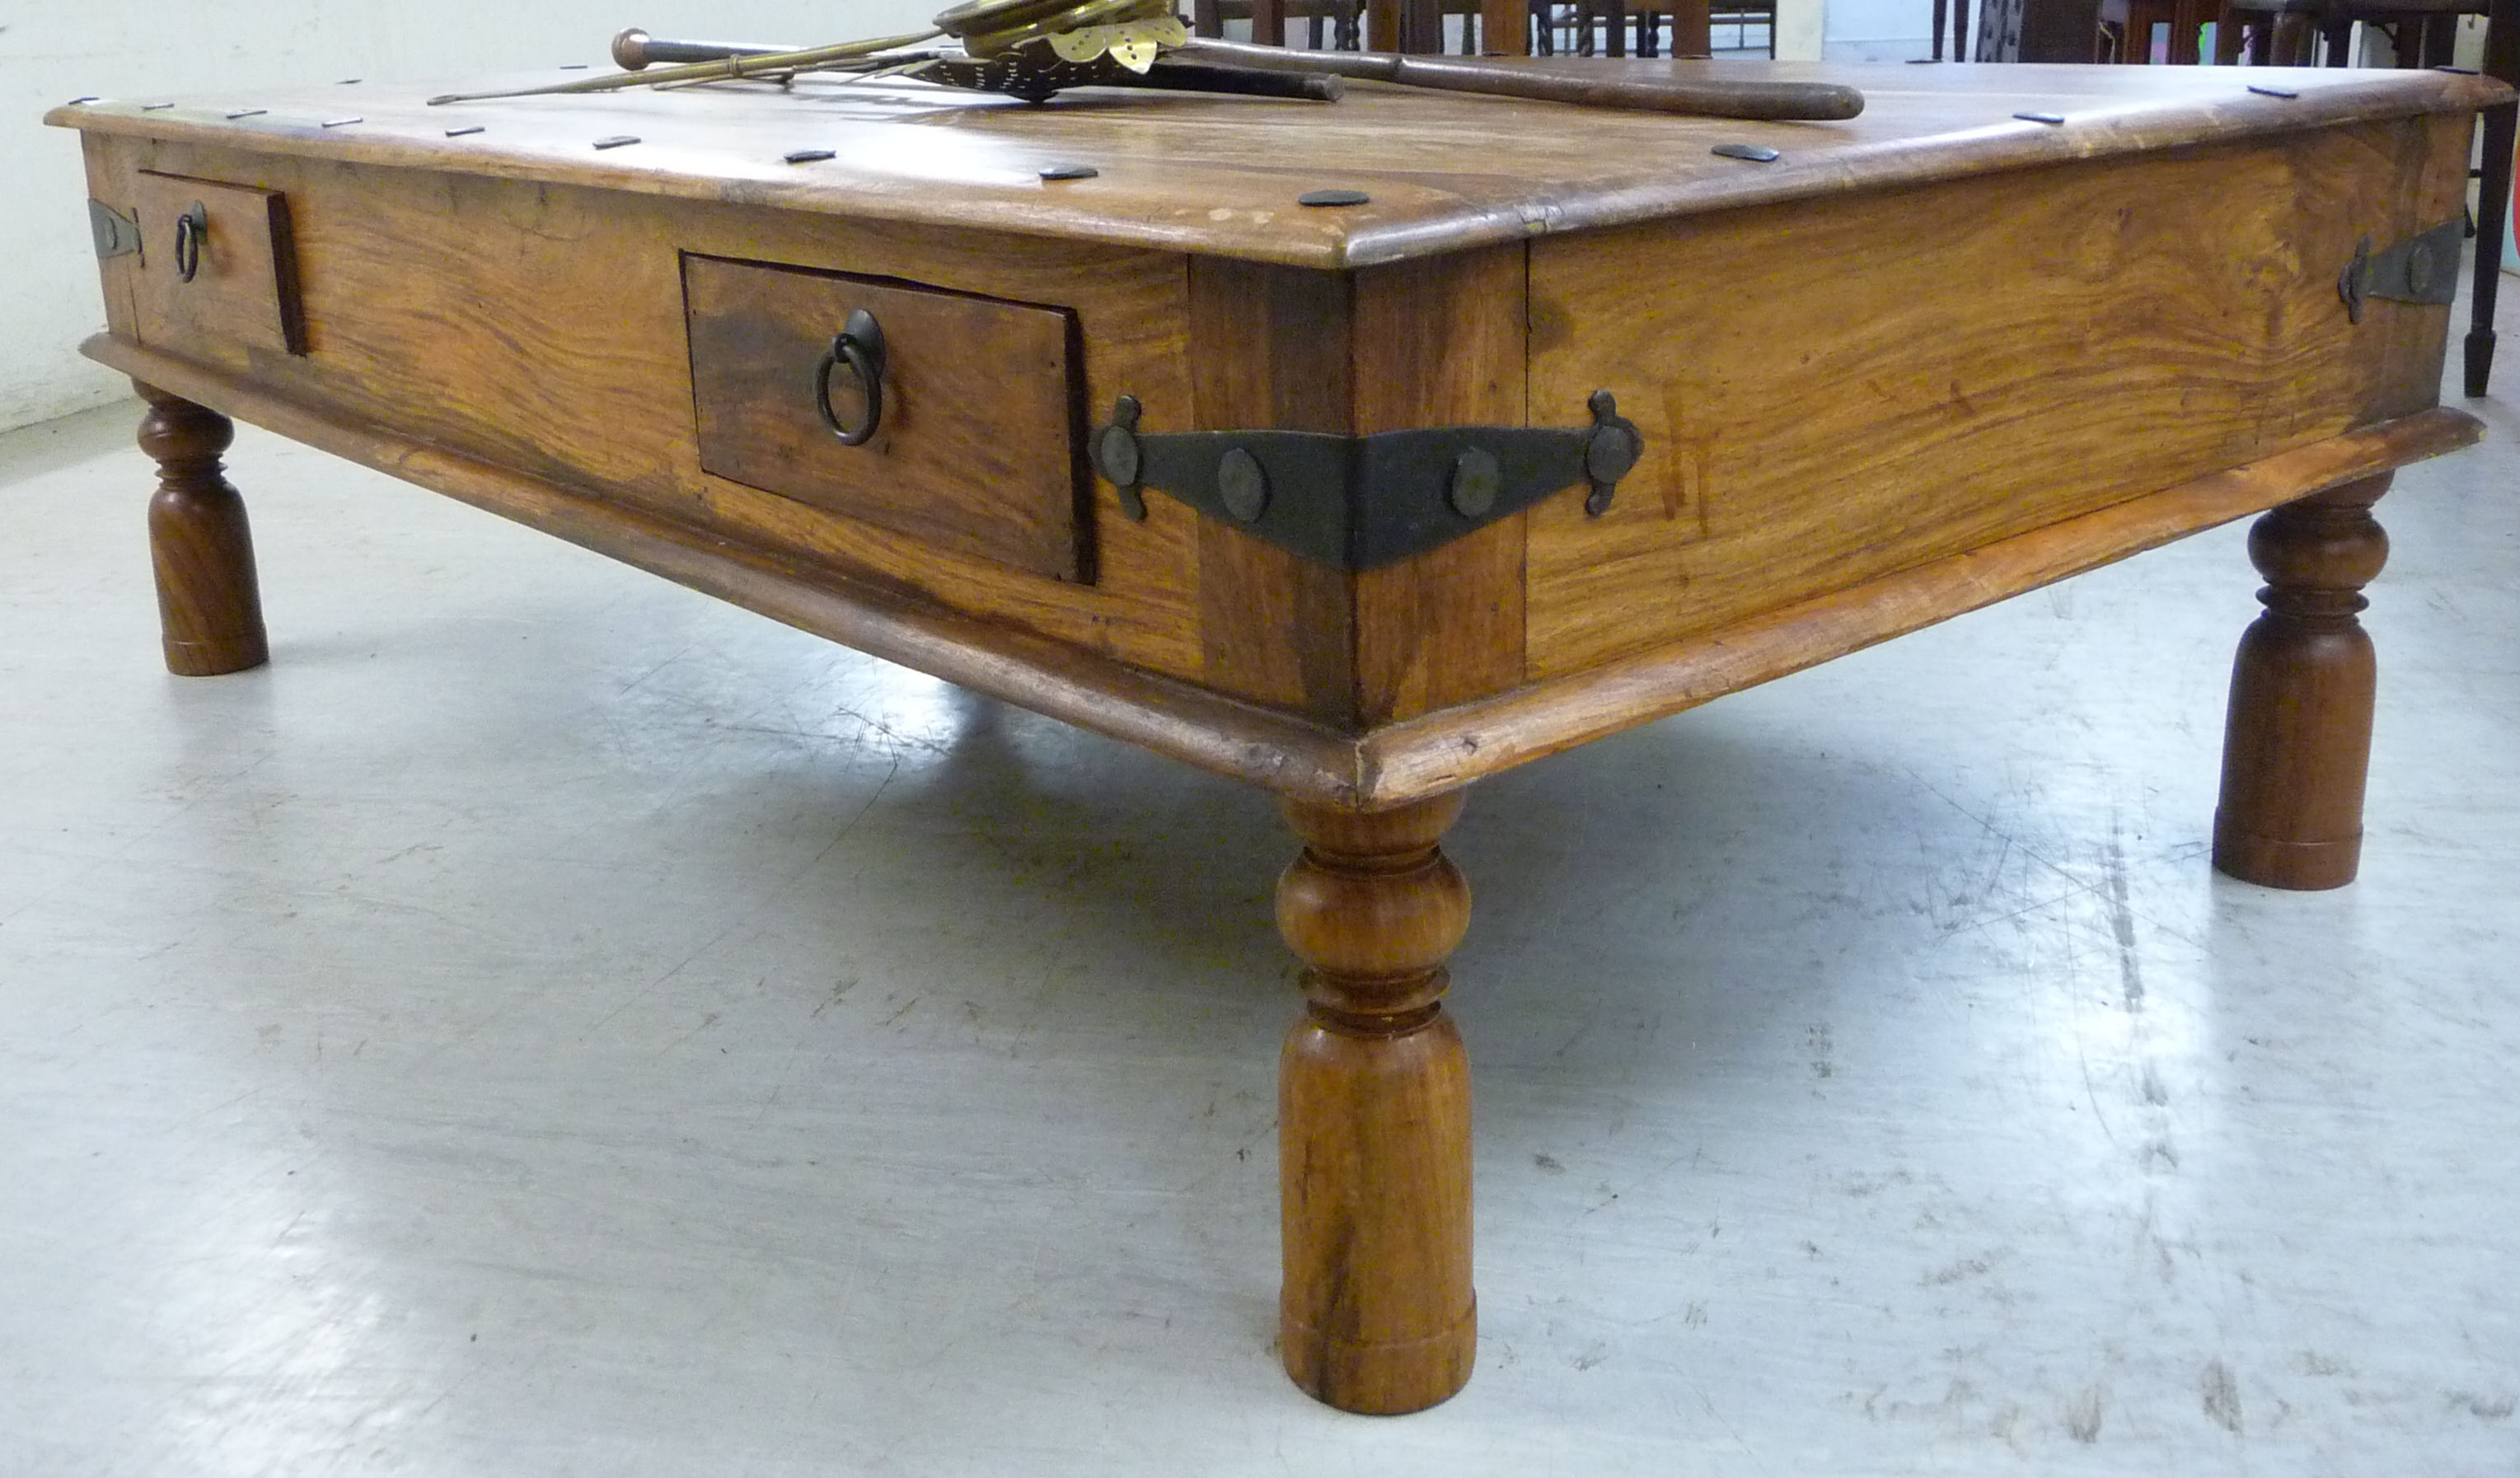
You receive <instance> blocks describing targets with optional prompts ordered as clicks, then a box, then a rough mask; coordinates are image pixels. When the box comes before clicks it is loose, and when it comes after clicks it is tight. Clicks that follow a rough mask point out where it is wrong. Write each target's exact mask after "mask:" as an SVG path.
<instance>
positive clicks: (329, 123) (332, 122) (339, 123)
mask: <svg viewBox="0 0 2520 1478" xmlns="http://www.w3.org/2000/svg"><path fill="white" fill-rule="evenodd" d="M366 121H367V119H365V118H326V119H325V120H324V126H325V127H327V128H347V127H348V126H350V125H351V124H353V123H364V122H366Z"/></svg>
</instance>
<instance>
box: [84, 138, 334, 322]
mask: <svg viewBox="0 0 2520 1478" xmlns="http://www.w3.org/2000/svg"><path fill="white" fill-rule="evenodd" d="M128 199H129V202H130V204H131V206H132V207H133V210H134V213H135V214H136V215H137V216H138V217H139V220H140V238H141V242H142V244H143V246H142V252H141V257H140V262H139V267H138V271H137V272H136V273H135V282H134V285H133V291H134V292H135V294H136V297H135V303H136V308H137V313H136V328H137V332H138V335H139V337H140V341H141V342H142V343H145V344H150V345H153V346H155V347H157V348H161V349H168V350H172V351H173V352H175V353H178V354H190V355H192V356H194V357H195V358H200V359H211V360H217V361H221V362H225V363H234V364H240V365H242V364H247V363H249V362H251V360H252V359H253V357H254V356H256V355H257V354H263V355H268V354H302V353H304V352H305V351H306V320H305V315H304V310H303V305H302V303H301V302H300V300H299V298H298V291H297V261H296V253H295V251H294V250H293V245H292V239H291V232H290V218H289V202H288V199H287V198H286V197H284V196H283V195H282V194H281V193H280V192H278V191H276V190H264V189H258V188H255V187H253V186H248V185H231V184H222V183H220V182H218V181H216V180H203V179H189V178H186V177H183V176H180V175H168V174H158V173H153V172H150V171H147V170H143V171H141V172H140V173H139V175H138V176H137V177H135V178H134V179H133V180H132V181H131V182H130V194H129V197H128ZM195 205H199V206H201V207H202V211H203V216H202V218H203V220H205V221H206V222H207V223H208V225H207V228H206V229H205V230H204V231H203V243H202V246H201V248H200V253H199V255H198V257H197V258H196V262H197V267H196V270H195V272H194V275H193V279H192V281H190V282H186V281H185V280H184V278H183V275H182V273H181V272H180V271H179V270H178V269H177V267H176V254H175V234H176V220H177V218H179V217H181V216H182V215H184V214H185V213H186V212H188V211H190V210H191V209H192V208H193V207H194V206H195Z"/></svg>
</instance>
